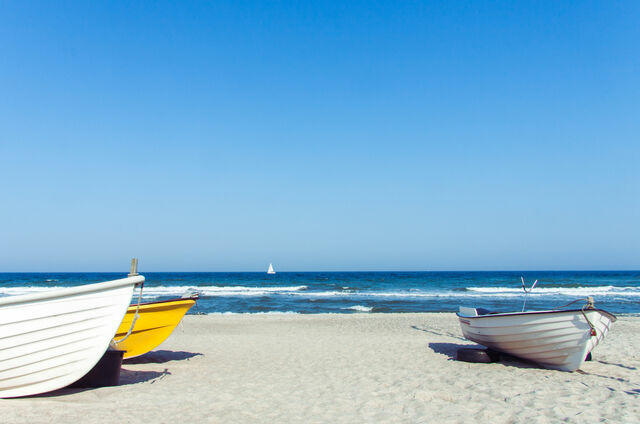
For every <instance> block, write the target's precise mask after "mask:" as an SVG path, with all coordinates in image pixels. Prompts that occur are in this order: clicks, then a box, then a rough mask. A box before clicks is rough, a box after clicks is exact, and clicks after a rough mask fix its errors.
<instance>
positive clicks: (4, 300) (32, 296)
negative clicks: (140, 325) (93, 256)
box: [0, 275, 144, 308]
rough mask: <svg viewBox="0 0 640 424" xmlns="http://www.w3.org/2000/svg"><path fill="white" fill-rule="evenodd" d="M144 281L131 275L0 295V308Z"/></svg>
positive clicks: (105, 289)
mask: <svg viewBox="0 0 640 424" xmlns="http://www.w3.org/2000/svg"><path fill="white" fill-rule="evenodd" d="M142 283H144V276H142V275H136V276H133V277H127V278H120V279H118V280H111V281H103V282H100V283H90V284H82V285H80V286H74V287H63V288H58V289H52V290H47V291H45V292H41V293H28V294H22V295H16V296H6V297H0V308H2V307H4V306H10V305H16V304H21V303H28V302H38V301H41V300H45V301H46V300H54V299H61V298H65V297H71V296H77V295H83V294H89V293H99V292H101V291H108V290H112V289H115V288H120V287H126V286H129V285H138V284H142Z"/></svg>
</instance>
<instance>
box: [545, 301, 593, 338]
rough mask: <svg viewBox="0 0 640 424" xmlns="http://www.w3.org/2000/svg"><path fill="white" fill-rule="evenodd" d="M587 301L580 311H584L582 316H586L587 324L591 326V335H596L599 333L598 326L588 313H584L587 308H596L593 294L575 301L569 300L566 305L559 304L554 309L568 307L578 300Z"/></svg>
mask: <svg viewBox="0 0 640 424" xmlns="http://www.w3.org/2000/svg"><path fill="white" fill-rule="evenodd" d="M585 300H586V301H587V303H585V304H584V306H582V308H581V309H580V312H581V313H582V316H583V317H584V319H585V320H586V321H587V324H589V327H590V328H591V335H592V336H596V335H597V334H598V333H597V332H596V327H595V326H594V325H593V324H592V323H591V321H589V318H588V317H587V314H585V313H584V311H585V309H595V306H594V304H593V297H591V296H587V297H584V298H580V299H576V300H574V301H573V302H569V303H567V304H566V305H562V306H559V307H557V308H553V310H554V311H555V310H558V309H562V308H566V307H567V306H569V305H573V304H574V303H576V302H580V301H585Z"/></svg>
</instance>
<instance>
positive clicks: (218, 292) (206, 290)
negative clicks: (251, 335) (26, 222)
mask: <svg viewBox="0 0 640 424" xmlns="http://www.w3.org/2000/svg"><path fill="white" fill-rule="evenodd" d="M61 288H63V287H59V286H48V287H47V286H19V287H0V295H5V296H15V295H21V294H27V293H37V292H46V291H51V290H56V289H61ZM306 289H307V286H290V287H245V286H151V285H148V286H144V288H143V290H142V295H143V297H146V298H149V297H160V296H181V295H182V294H184V293H185V292H187V291H196V292H198V293H200V294H201V295H202V296H210V297H215V296H223V297H224V296H226V297H240V296H265V295H270V294H290V293H295V292H298V291H303V290H306Z"/></svg>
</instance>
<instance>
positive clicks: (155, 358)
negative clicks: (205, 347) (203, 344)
mask: <svg viewBox="0 0 640 424" xmlns="http://www.w3.org/2000/svg"><path fill="white" fill-rule="evenodd" d="M196 356H202V353H196V352H185V351H182V350H180V351H174V350H154V351H151V352H149V353H146V354H144V355H142V356H137V357H135V358H130V359H125V360H123V361H122V365H123V366H124V365H135V364H165V363H167V362H171V361H184V360H187V361H188V360H189V359H191V358H194V357H196Z"/></svg>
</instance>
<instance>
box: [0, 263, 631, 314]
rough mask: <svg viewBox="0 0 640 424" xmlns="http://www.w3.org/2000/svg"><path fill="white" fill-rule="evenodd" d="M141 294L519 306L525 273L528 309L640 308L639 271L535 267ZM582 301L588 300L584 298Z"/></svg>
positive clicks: (431, 308) (262, 277) (189, 282)
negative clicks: (572, 305) (590, 302)
mask: <svg viewBox="0 0 640 424" xmlns="http://www.w3.org/2000/svg"><path fill="white" fill-rule="evenodd" d="M143 275H144V276H145V277H146V282H145V284H144V289H143V300H145V301H154V300H164V299H170V298H175V297H180V296H181V295H182V294H184V293H185V292H187V291H189V290H191V291H197V292H199V293H200V296H201V297H200V300H199V301H198V302H197V306H196V307H194V308H192V309H191V311H190V313H192V314H195V313H205V314H211V313H300V314H316V313H340V314H349V313H385V312H445V311H447V312H450V311H457V310H458V306H460V305H462V306H476V307H484V308H487V309H491V310H495V311H513V310H520V309H521V308H522V302H523V291H522V283H521V282H520V277H521V276H523V277H524V279H525V281H526V282H527V287H530V286H531V284H532V283H533V281H535V280H538V283H537V285H536V287H535V288H534V289H533V290H532V292H531V293H530V294H529V295H528V297H527V309H550V308H554V307H559V306H562V305H564V304H566V303H569V302H571V301H572V300H576V299H580V298H585V297H586V296H593V297H594V298H595V302H596V306H597V307H599V308H602V309H606V310H608V311H610V312H612V313H615V314H638V313H640V271H562V272H558V271H553V272H552V271H544V272H542V271H529V272H519V271H518V272H281V273H278V274H275V275H267V274H266V273H252V272H229V273H226V272H212V273H208V272H149V273H143ZM125 276H126V275H125V274H123V273H0V296H10V295H19V294H25V293H33V292H38V291H44V290H50V289H52V288H56V287H69V286H75V285H80V284H87V283H94V282H100V281H106V280H111V279H116V278H122V277H125ZM578 304H580V305H581V304H582V303H578Z"/></svg>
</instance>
